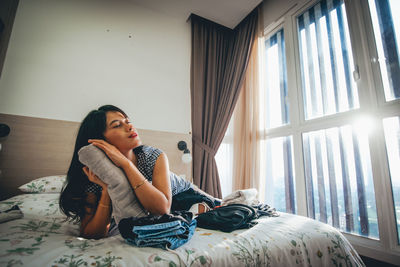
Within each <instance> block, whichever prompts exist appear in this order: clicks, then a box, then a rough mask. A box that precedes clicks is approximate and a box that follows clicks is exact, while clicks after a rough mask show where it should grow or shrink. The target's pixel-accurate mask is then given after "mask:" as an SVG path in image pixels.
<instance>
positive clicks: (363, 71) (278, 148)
mask: <svg viewBox="0 0 400 267" xmlns="http://www.w3.org/2000/svg"><path fill="white" fill-rule="evenodd" d="M286 2H289V1H286ZM290 2H291V1H290ZM295 2H296V3H297V5H293V6H292V7H291V8H290V9H289V10H288V9H286V8H287V5H286V6H285V5H282V6H283V7H282V10H281V11H282V13H281V14H282V17H281V18H276V20H275V22H273V23H272V24H271V25H268V27H267V29H266V30H265V32H264V33H265V36H264V37H263V42H264V50H263V51H264V53H263V55H262V56H260V59H261V60H260V61H261V62H262V68H261V70H262V73H261V76H262V79H263V83H262V88H261V89H260V113H265V115H263V116H260V117H261V118H263V121H261V122H260V128H259V133H257V136H258V137H259V143H260V145H259V148H260V154H261V157H260V168H261V175H260V177H261V179H262V180H263V181H264V183H261V185H260V188H259V192H260V195H261V196H262V199H263V200H264V201H265V203H266V204H270V205H271V206H274V207H275V208H276V209H277V210H279V211H283V212H290V213H296V214H300V215H304V216H308V217H310V218H314V219H316V220H319V221H321V222H324V223H327V224H330V225H332V226H333V227H336V228H337V229H339V230H340V231H342V232H343V233H345V234H346V236H347V237H349V240H350V242H352V243H353V245H357V246H359V247H362V250H361V251H363V255H365V256H369V257H372V258H377V259H380V260H383V261H389V262H392V263H396V262H398V260H399V256H398V255H400V254H399V253H400V167H399V166H400V67H399V65H400V57H399V40H400V17H399V16H396V15H395V14H397V13H398V12H399V11H400V1H399V0H358V1H344V0H311V1H295ZM291 3H292V2H291ZM301 3H303V5H302V4H301ZM284 6H285V8H284ZM264 8H265V9H268V8H273V9H274V10H276V9H277V8H276V5H275V4H274V5H272V4H271V6H269V3H268V1H267V2H266V3H264ZM283 9H284V10H283ZM349 14H350V15H349ZM271 20H272V19H271ZM371 74H372V76H371ZM356 248H357V247H356Z"/></svg>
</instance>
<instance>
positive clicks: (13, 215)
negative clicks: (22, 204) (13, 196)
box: [0, 205, 24, 223]
mask: <svg viewBox="0 0 400 267" xmlns="http://www.w3.org/2000/svg"><path fill="white" fill-rule="evenodd" d="M22 217H24V214H23V213H22V211H21V210H20V209H19V207H18V205H15V206H13V207H12V208H11V209H8V210H5V211H0V223H3V222H8V221H11V220H16V219H19V218H22Z"/></svg>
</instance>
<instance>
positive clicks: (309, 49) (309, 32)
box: [297, 0, 359, 119]
mask: <svg viewBox="0 0 400 267" xmlns="http://www.w3.org/2000/svg"><path fill="white" fill-rule="evenodd" d="M297 23H298V36H299V50H300V61H301V66H300V67H301V74H302V89H303V101H304V105H303V107H304V113H305V118H306V119H312V118H316V117H321V116H324V115H329V114H334V113H337V112H344V111H348V110H350V109H355V108H358V107H359V103H358V94H357V90H356V85H355V82H354V80H353V77H352V72H353V70H354V65H353V55H352V51H351V44H350V37H349V30H348V27H347V19H346V11H345V7H344V4H343V2H342V1H335V4H334V3H333V1H332V0H330V1H329V0H328V1H321V2H320V3H318V4H316V5H315V6H313V7H312V8H310V9H308V10H307V11H306V12H304V13H303V14H301V15H300V16H299V17H298V19H297Z"/></svg>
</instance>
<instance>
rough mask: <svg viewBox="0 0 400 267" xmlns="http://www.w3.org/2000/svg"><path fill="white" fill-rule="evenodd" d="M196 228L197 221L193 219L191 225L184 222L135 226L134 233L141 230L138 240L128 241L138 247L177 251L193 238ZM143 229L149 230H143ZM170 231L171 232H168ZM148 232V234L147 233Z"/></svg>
mask: <svg viewBox="0 0 400 267" xmlns="http://www.w3.org/2000/svg"><path fill="white" fill-rule="evenodd" d="M154 226H155V227H154ZM196 226H197V221H196V219H193V220H192V222H191V223H190V224H189V225H188V224H187V223H185V222H183V221H173V222H168V223H159V224H152V225H145V226H135V227H134V229H133V232H135V233H136V231H137V230H136V229H137V228H141V229H139V232H140V235H138V238H135V239H130V238H128V239H126V241H127V242H128V243H130V244H133V245H135V246H138V247H157V248H163V249H165V248H166V247H168V248H170V249H176V248H178V247H180V246H182V245H183V244H185V243H186V242H187V241H188V240H189V239H190V238H191V237H192V236H193V234H194V230H195V228H196ZM143 227H144V228H146V229H147V230H143ZM168 229H170V231H168ZM146 231H147V232H148V233H145V232H146ZM157 233H159V235H157Z"/></svg>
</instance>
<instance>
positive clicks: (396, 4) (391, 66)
mask: <svg viewBox="0 0 400 267" xmlns="http://www.w3.org/2000/svg"><path fill="white" fill-rule="evenodd" d="M368 3H369V6H370V12H371V20H372V25H373V29H374V37H375V43H376V49H377V52H378V60H377V61H378V63H379V67H380V74H381V78H382V82H383V88H384V92H385V98H386V101H391V100H394V99H398V98H400V66H399V41H400V17H399V16H393V14H392V13H393V11H395V10H397V11H399V10H400V1H398V0H369V1H368ZM374 61H376V58H374Z"/></svg>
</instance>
